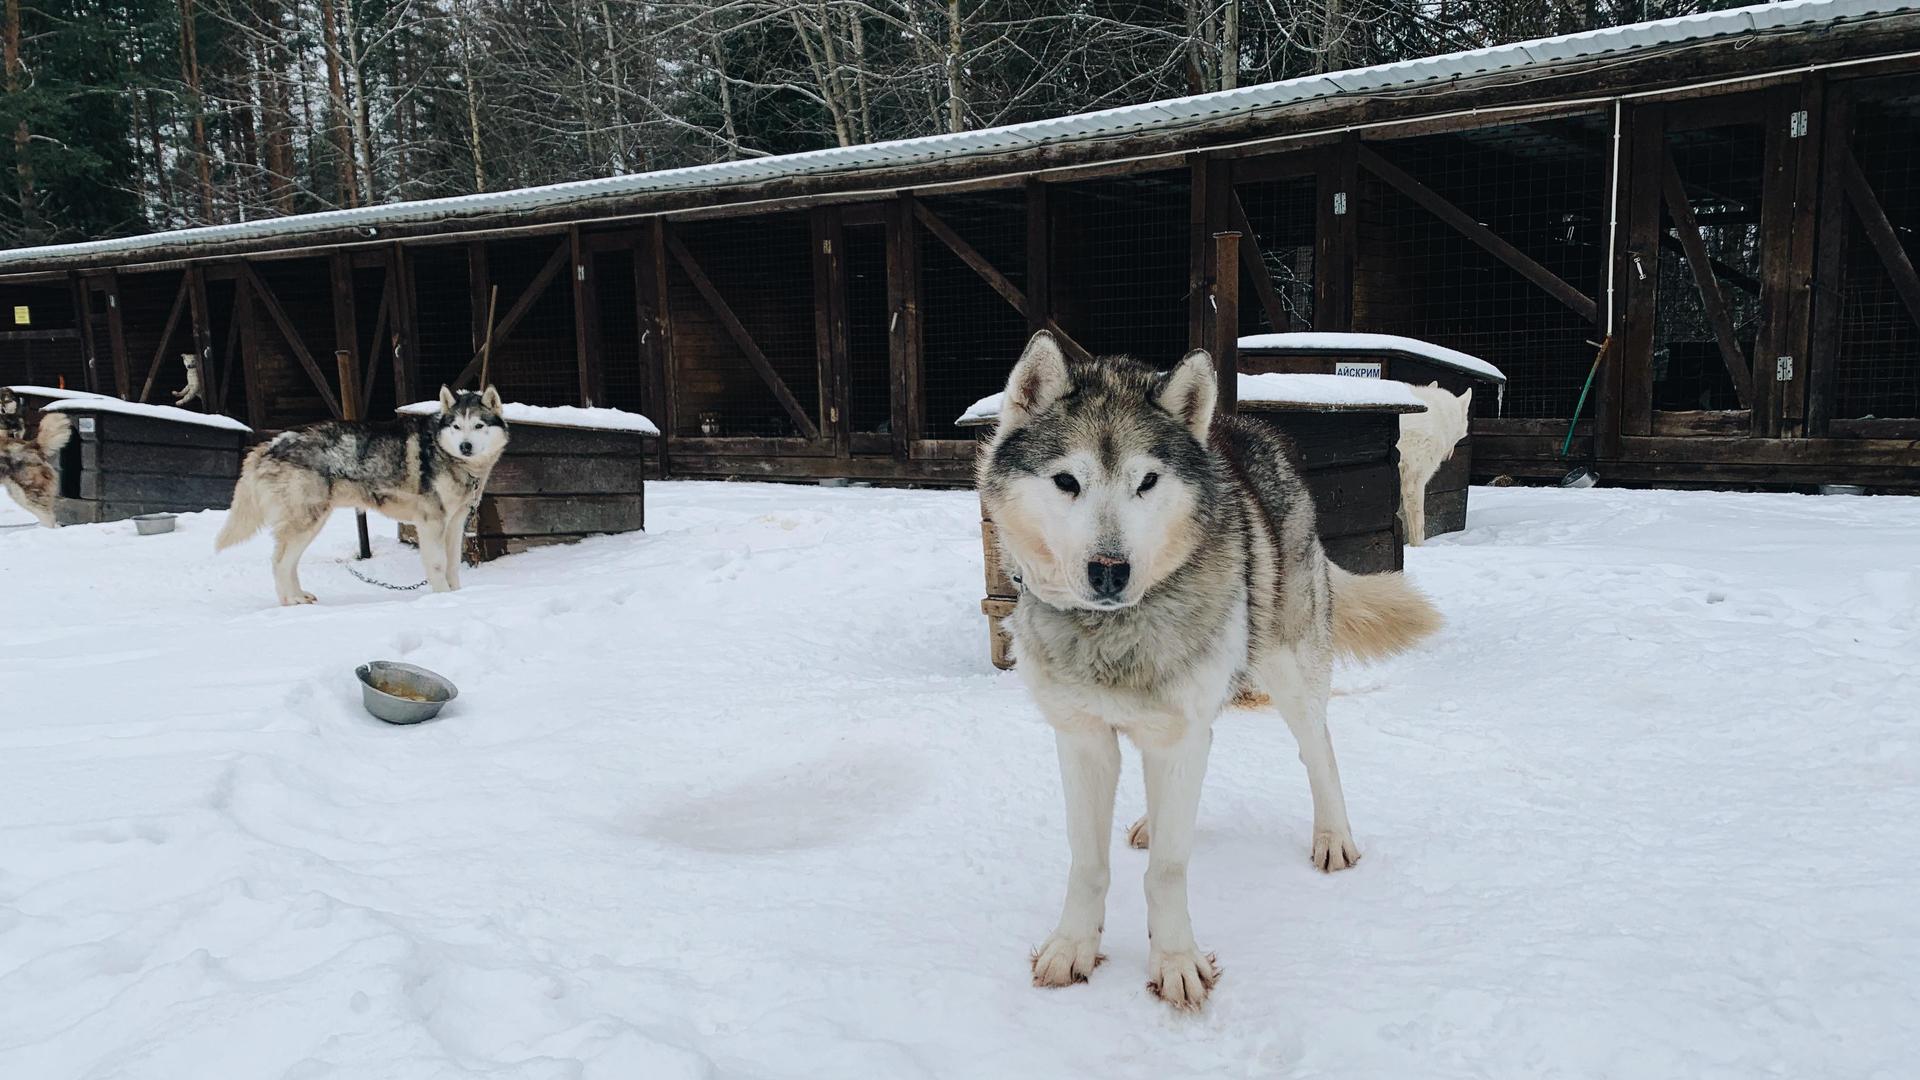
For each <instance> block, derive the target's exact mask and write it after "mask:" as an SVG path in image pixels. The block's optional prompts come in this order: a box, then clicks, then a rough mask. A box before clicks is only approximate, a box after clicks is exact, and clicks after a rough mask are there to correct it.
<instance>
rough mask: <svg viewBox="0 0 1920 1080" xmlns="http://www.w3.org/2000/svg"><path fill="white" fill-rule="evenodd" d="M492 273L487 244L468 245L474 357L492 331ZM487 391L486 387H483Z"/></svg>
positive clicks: (468, 291)
mask: <svg viewBox="0 0 1920 1080" xmlns="http://www.w3.org/2000/svg"><path fill="white" fill-rule="evenodd" d="M492 285H493V277H492V271H491V270H490V269H489V268H488V266H487V243H486V241H484V240H475V241H474V242H473V243H471V244H468V245H467V313H468V320H469V321H470V322H471V324H472V327H473V333H472V337H473V355H475V356H479V355H480V348H481V346H482V345H484V344H486V340H487V334H488V333H489V332H491V330H492V328H493V327H492V320H493V315H492V312H490V311H489V310H488V302H489V300H488V298H489V297H490V296H491V295H492ZM481 389H482V390H485V389H486V387H484V386H483V387H481Z"/></svg>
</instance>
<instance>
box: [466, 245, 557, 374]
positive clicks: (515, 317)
mask: <svg viewBox="0 0 1920 1080" xmlns="http://www.w3.org/2000/svg"><path fill="white" fill-rule="evenodd" d="M572 255H573V242H572V240H571V239H569V238H564V237H563V238H562V239H561V241H560V243H559V244H558V245H557V246H555V247H554V249H553V254H551V255H549V256H547V261H546V263H545V264H544V265H542V266H541V267H540V272H539V273H538V274H535V275H534V276H533V280H532V281H530V282H528V283H527V287H526V288H525V289H523V290H521V292H520V296H519V298H518V299H516V300H515V301H514V302H513V306H512V307H510V308H508V309H507V313H506V314H505V315H503V316H501V318H500V324H499V325H498V326H495V327H494V328H493V351H495V352H499V351H500V346H502V345H504V344H506V341H507V337H508V336H509V335H510V334H512V333H513V329H514V327H516V326H519V325H520V320H521V319H524V318H526V315H527V312H529V311H532V310H533V305H534V304H536V303H539V301H540V297H541V296H542V295H543V294H545V293H546V291H547V286H549V285H551V284H553V279H554V278H557V277H559V276H560V271H562V270H565V269H566V268H567V266H568V265H569V264H570V263H571V262H572ZM480 317H481V318H482V319H485V318H486V315H485V314H484V313H482V314H481V316H480ZM480 359H481V351H480V350H479V349H475V350H473V359H472V360H470V361H468V362H467V366H466V367H465V368H463V369H461V371H460V377H459V378H457V379H455V380H453V388H454V389H455V390H459V389H463V388H464V387H465V386H466V385H467V383H468V381H469V380H471V379H472V378H473V377H474V376H476V375H478V374H480Z"/></svg>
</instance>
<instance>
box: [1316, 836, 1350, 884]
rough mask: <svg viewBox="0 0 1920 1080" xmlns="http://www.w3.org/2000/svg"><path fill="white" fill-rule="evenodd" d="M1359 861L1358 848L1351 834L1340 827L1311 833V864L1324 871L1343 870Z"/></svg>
mask: <svg viewBox="0 0 1920 1080" xmlns="http://www.w3.org/2000/svg"><path fill="white" fill-rule="evenodd" d="M1359 861H1360V848H1359V846H1358V845H1356V844H1355V843H1354V842H1353V834H1352V833H1350V832H1347V831H1346V830H1344V829H1342V830H1341V831H1339V832H1334V831H1332V830H1330V829H1320V830H1317V831H1316V832H1315V833H1314V834H1313V865H1315V866H1317V867H1319V868H1320V869H1321V870H1323V871H1325V872H1326V873H1329V874H1331V873H1333V872H1334V871H1335V870H1345V869H1347V868H1348V867H1350V866H1352V865H1353V864H1354V863H1357V862H1359Z"/></svg>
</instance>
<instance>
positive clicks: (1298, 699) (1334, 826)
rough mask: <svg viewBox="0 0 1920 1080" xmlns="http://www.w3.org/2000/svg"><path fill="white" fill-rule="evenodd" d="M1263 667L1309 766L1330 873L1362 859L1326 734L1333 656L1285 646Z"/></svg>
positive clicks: (1320, 860)
mask: <svg viewBox="0 0 1920 1080" xmlns="http://www.w3.org/2000/svg"><path fill="white" fill-rule="evenodd" d="M1262 666H1263V669H1264V670H1263V674H1264V675H1265V676H1266V684H1267V687H1268V690H1269V692H1270V693H1272V694H1273V698H1274V700H1275V701H1276V702H1277V703H1278V704H1279V706H1280V715H1281V717H1282V718H1283V719H1285V720H1286V722H1287V727H1288V729H1289V730H1291V731H1292V732H1293V739H1294V741H1295V742H1297V743H1299V744H1300V763H1301V764H1302V765H1305V766H1306V767H1307V786H1308V787H1309V788H1310V789H1311V790H1312V792H1313V865H1315V866H1317V867H1319V868H1320V869H1322V870H1325V871H1328V872H1329V873H1331V872H1332V871H1335V870H1345V869H1346V868H1347V867H1349V866H1352V865H1353V864H1354V863H1357V862H1359V861H1360V848H1359V847H1358V846H1357V845H1356V844H1354V842H1353V826H1351V825H1350V824H1348V823H1347V797H1346V794H1345V793H1344V792H1343V791H1341V789H1340V766H1339V764H1338V763H1337V762H1335V760H1334V757H1333V737H1332V736H1331V735H1330V734H1329V733H1328V732H1327V698H1328V697H1329V696H1330V695H1331V694H1332V684H1333V662H1332V659H1331V657H1322V658H1319V659H1315V658H1312V657H1306V656H1302V655H1301V654H1300V650H1296V649H1282V650H1280V651H1279V652H1278V653H1277V654H1276V655H1274V656H1272V657H1270V658H1268V660H1267V661H1266V663H1265V664H1264V665H1262Z"/></svg>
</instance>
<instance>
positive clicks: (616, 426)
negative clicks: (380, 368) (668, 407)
mask: <svg viewBox="0 0 1920 1080" xmlns="http://www.w3.org/2000/svg"><path fill="white" fill-rule="evenodd" d="M398 411H400V412H403V413H409V414H412V415H414V416H432V415H433V414H434V413H437V412H439V411H440V402H438V401H416V402H414V403H413V404H411V405H402V406H401V407H400V408H399V410H398ZM500 415H501V416H504V417H506V419H507V423H509V424H537V425H540V426H543V427H570V428H589V429H592V430H595V431H631V432H635V433H638V434H641V435H658V434H660V429H659V428H657V427H655V426H653V421H651V420H649V419H647V418H646V417H644V416H641V415H640V414H639V413H635V412H627V411H626V410H624V409H599V408H595V409H584V408H581V407H580V406H578V405H522V404H521V403H519V402H517V401H509V402H507V403H506V404H504V405H502V406H500Z"/></svg>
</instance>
